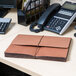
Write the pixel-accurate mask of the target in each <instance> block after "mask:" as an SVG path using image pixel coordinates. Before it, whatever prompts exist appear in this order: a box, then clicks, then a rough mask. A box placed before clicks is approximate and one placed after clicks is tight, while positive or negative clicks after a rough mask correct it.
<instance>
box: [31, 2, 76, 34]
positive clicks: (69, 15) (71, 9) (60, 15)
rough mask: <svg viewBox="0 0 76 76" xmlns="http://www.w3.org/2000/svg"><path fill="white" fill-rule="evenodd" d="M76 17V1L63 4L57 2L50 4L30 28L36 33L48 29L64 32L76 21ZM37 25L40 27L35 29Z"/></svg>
mask: <svg viewBox="0 0 76 76" xmlns="http://www.w3.org/2000/svg"><path fill="white" fill-rule="evenodd" d="M75 17H76V3H71V2H67V1H66V2H65V3H64V4H63V6H61V5H60V4H57V3H55V4H52V5H50V6H49V8H48V9H47V10H46V11H45V12H44V13H43V14H42V16H41V17H40V18H39V20H38V21H36V22H34V23H32V24H31V26H30V30H31V31H33V32H36V33H38V32H40V31H43V30H48V31H52V32H55V33H58V34H63V33H64V32H65V31H66V30H67V28H68V27H69V26H70V25H71V23H72V22H73V21H74V19H75ZM35 26H38V29H34V27H35Z"/></svg>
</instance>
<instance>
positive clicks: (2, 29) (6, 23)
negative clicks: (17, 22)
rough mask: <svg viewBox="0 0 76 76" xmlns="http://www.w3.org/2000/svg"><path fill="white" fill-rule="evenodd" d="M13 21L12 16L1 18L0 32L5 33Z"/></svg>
mask: <svg viewBox="0 0 76 76" xmlns="http://www.w3.org/2000/svg"><path fill="white" fill-rule="evenodd" d="M10 23H11V19H10V18H0V34H5V33H6V30H7V28H8V26H9V25H10Z"/></svg>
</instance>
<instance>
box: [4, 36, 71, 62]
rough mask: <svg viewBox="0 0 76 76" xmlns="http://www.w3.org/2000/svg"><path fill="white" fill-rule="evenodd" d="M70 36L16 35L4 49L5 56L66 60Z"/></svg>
mask: <svg viewBox="0 0 76 76" xmlns="http://www.w3.org/2000/svg"><path fill="white" fill-rule="evenodd" d="M70 42H71V38H66V37H52V36H34V35H18V36H17V37H16V38H15V39H14V40H13V42H12V43H11V45H10V46H9V47H8V48H7V50H6V51H5V56H6V57H16V58H36V59H46V60H57V61H66V60H67V56H68V52H69V46H70Z"/></svg>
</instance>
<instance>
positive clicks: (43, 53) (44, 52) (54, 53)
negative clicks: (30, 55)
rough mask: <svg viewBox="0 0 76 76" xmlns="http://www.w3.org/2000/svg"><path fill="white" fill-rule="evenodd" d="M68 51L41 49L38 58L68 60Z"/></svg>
mask: <svg viewBox="0 0 76 76" xmlns="http://www.w3.org/2000/svg"><path fill="white" fill-rule="evenodd" d="M67 53H68V49H62V48H48V47H41V48H40V50H39V52H38V53H37V55H36V56H37V57H39V56H40V57H60V58H66V57H67V55H68V54H67Z"/></svg>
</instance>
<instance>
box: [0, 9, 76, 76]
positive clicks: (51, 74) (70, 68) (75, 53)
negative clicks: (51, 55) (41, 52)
mask: <svg viewBox="0 0 76 76" xmlns="http://www.w3.org/2000/svg"><path fill="white" fill-rule="evenodd" d="M6 18H12V22H11V25H10V27H9V29H8V31H7V33H6V34H5V35H0V62H3V63H5V64H7V65H9V66H12V67H14V68H16V69H19V70H21V71H23V72H25V73H28V74H30V75H32V76H76V38H75V37H74V36H73V34H74V33H75V32H76V30H74V25H75V23H73V24H72V25H71V27H70V28H69V29H68V30H67V32H66V33H65V34H64V35H62V37H72V39H73V40H72V43H71V47H70V51H69V57H68V60H67V62H58V61H48V60H39V59H22V58H7V57H5V56H4V51H5V50H6V49H7V48H8V46H9V45H10V44H11V42H12V40H13V39H14V38H15V37H16V36H17V35H18V34H25V35H26V34H29V35H46V36H57V37H61V35H58V34H55V33H52V32H48V31H43V32H40V33H38V34H37V33H33V32H30V30H29V26H27V27H25V26H22V25H20V24H18V23H17V11H16V9H13V10H11V11H10V12H9V13H8V14H7V16H6Z"/></svg>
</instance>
